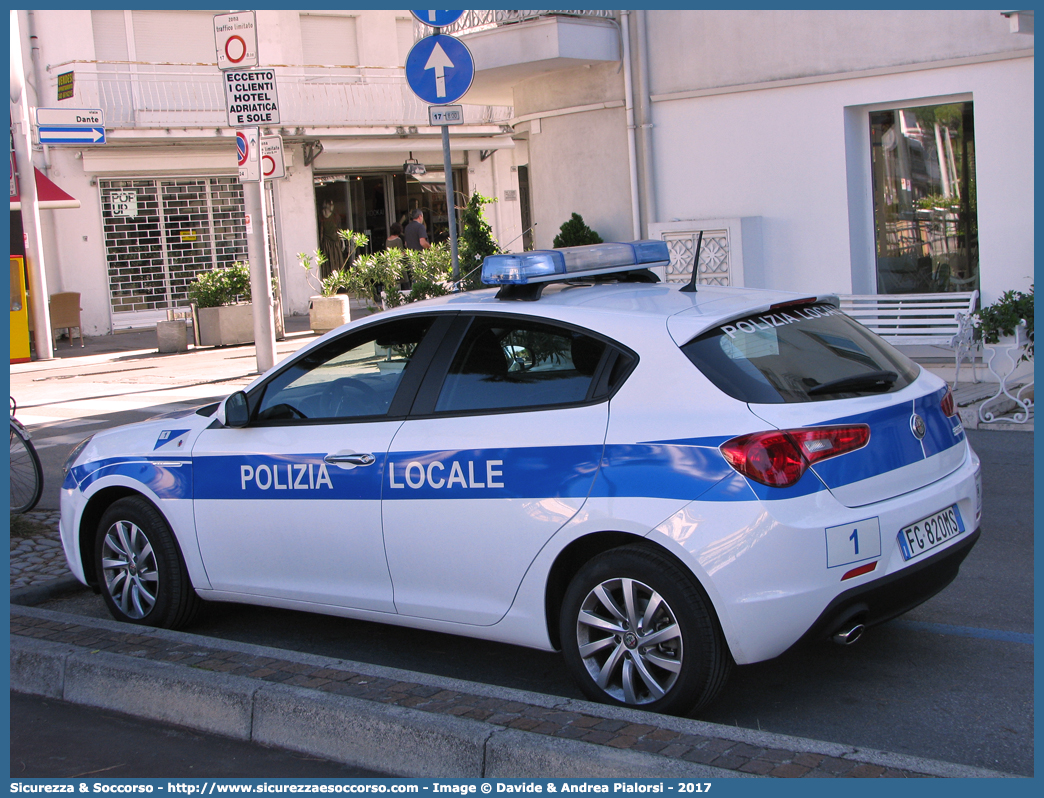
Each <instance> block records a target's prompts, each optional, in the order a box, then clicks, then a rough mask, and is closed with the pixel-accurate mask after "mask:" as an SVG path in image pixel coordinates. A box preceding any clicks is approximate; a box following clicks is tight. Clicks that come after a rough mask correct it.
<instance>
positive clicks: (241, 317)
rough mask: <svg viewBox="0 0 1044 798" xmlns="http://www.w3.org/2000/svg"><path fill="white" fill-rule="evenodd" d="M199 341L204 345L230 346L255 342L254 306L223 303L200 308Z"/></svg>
mask: <svg viewBox="0 0 1044 798" xmlns="http://www.w3.org/2000/svg"><path fill="white" fill-rule="evenodd" d="M198 314H199V343H200V345H202V346H229V345H231V344H250V343H253V342H254V306H253V305H252V304H250V303H246V304H242V305H222V306H221V307H219V308H200V309H199V311H198Z"/></svg>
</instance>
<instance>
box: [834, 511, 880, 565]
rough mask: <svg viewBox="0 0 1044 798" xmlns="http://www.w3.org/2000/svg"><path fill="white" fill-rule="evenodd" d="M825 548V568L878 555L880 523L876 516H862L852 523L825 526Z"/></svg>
mask: <svg viewBox="0 0 1044 798" xmlns="http://www.w3.org/2000/svg"><path fill="white" fill-rule="evenodd" d="M826 549H827V568H838V567H840V566H842V565H850V564H851V563H854V562H861V561H863V560H872V559H873V558H874V557H880V556H881V523H880V521H879V520H878V519H877V518H864V519H863V520H862V521H856V522H855V523H854V524H841V525H840V526H832V527H827V530H826Z"/></svg>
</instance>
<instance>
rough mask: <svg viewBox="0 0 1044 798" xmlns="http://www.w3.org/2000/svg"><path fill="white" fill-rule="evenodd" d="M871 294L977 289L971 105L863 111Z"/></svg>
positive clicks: (976, 231)
mask: <svg viewBox="0 0 1044 798" xmlns="http://www.w3.org/2000/svg"><path fill="white" fill-rule="evenodd" d="M870 144H871V167H872V173H873V197H874V238H875V243H876V254H877V292H878V293H882V294H907V293H933V292H937V291H973V290H977V289H978V288H979V248H978V225H977V221H976V197H975V133H974V123H973V113H972V103H970V102H957V103H948V104H946V105H927V106H921V107H916V108H901V109H895V110H887V111H874V112H871V113H870Z"/></svg>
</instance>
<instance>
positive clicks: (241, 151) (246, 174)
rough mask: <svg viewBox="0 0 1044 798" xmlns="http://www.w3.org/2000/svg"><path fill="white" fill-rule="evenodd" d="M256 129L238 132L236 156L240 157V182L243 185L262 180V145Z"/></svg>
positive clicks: (250, 128)
mask: <svg viewBox="0 0 1044 798" xmlns="http://www.w3.org/2000/svg"><path fill="white" fill-rule="evenodd" d="M259 139H260V135H259V132H258V129H257V128H256V127H248V128H244V129H242V130H237V131H236V155H237V156H238V157H239V180H240V182H242V183H246V182H255V183H256V182H257V181H259V180H260V179H261V163H260V162H261V159H260V152H261V145H260V142H259Z"/></svg>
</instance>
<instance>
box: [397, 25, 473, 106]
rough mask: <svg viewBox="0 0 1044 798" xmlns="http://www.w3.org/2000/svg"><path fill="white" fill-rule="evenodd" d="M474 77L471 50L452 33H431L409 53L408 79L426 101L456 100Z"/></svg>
mask: <svg viewBox="0 0 1044 798" xmlns="http://www.w3.org/2000/svg"><path fill="white" fill-rule="evenodd" d="M474 79H475V59H473V58H472V57H471V51H470V50H469V49H468V48H467V47H466V46H465V45H464V43H463V42H461V41H460V40H459V39H454V38H453V37H452V36H442V35H439V36H427V37H425V38H423V39H421V40H420V41H419V42H417V43H416V44H415V45H413V49H411V50H410V54H409V55H407V56H406V82H407V83H409V84H410V88H411V89H413V93H414V94H416V95H417V96H418V97H420V98H421V99H422V100H424V102H426V103H431V104H432V105H447V104H449V103H454V102H456V101H457V100H459V99H460V98H461V97H463V96H464V95H465V93H467V90H468V89H470V88H471V81H472V80H474Z"/></svg>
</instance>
